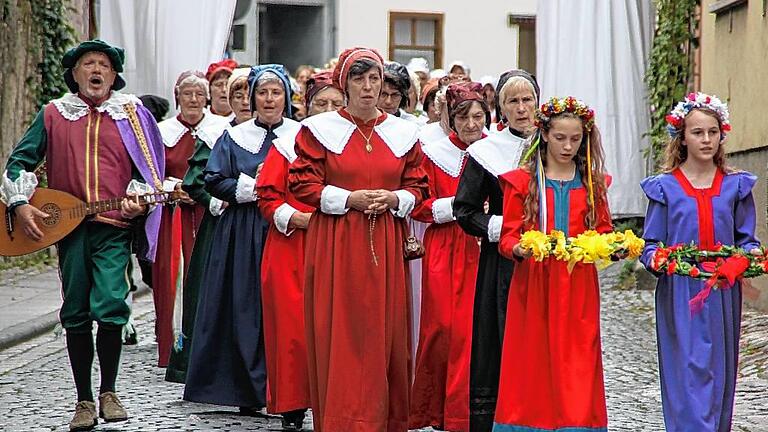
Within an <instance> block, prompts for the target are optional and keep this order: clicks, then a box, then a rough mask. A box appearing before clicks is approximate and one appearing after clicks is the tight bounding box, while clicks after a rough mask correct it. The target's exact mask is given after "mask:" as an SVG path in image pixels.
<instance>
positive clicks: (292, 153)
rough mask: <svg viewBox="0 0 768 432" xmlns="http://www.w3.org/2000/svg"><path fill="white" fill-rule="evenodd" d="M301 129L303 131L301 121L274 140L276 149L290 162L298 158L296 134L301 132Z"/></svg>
mask: <svg viewBox="0 0 768 432" xmlns="http://www.w3.org/2000/svg"><path fill="white" fill-rule="evenodd" d="M294 123H295V122H294ZM299 131H301V123H296V127H295V128H293V129H290V130H287V131H286V133H285V134H283V135H282V136H279V137H277V138H275V139H274V140H273V141H272V145H273V146H275V149H277V151H279V152H280V154H281V155H283V157H285V158H286V159H287V160H288V162H290V163H293V161H295V160H296V135H298V134H299Z"/></svg>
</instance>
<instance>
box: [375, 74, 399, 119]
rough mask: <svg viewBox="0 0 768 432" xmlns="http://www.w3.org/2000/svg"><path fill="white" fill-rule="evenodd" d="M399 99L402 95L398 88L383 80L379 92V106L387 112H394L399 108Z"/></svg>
mask: <svg viewBox="0 0 768 432" xmlns="http://www.w3.org/2000/svg"><path fill="white" fill-rule="evenodd" d="M401 100H403V95H402V94H401V93H400V90H398V88H397V87H395V86H393V85H392V84H390V83H388V82H386V81H384V85H383V86H382V87H381V93H380V94H379V108H380V109H381V110H382V111H386V112H387V113H389V114H395V113H397V110H399V109H400V101H401Z"/></svg>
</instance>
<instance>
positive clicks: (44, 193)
mask: <svg viewBox="0 0 768 432" xmlns="http://www.w3.org/2000/svg"><path fill="white" fill-rule="evenodd" d="M123 198H130V199H131V200H138V202H139V204H142V205H146V204H160V203H163V202H165V201H168V200H170V199H171V198H170V194H169V193H164V192H161V193H153V194H145V195H138V196H131V197H119V198H113V199H108V200H102V201H96V202H92V203H86V202H84V201H82V200H80V199H78V198H76V197H74V196H72V195H70V194H68V193H66V192H62V191H59V190H55V189H45V188H40V189H37V190H36V191H35V194H34V195H32V198H31V199H30V200H29V203H30V204H32V205H33V206H35V207H37V208H38V209H40V210H41V211H42V212H43V213H47V214H48V215H49V216H48V217H47V218H38V219H37V226H38V228H40V231H42V232H43V238H42V239H41V240H40V241H35V240H32V239H31V238H29V237H27V235H26V233H24V232H23V231H22V230H21V228H20V225H19V224H18V223H16V215H15V214H14V215H12V214H11V213H9V212H8V208H7V206H6V205H5V204H3V203H2V202H0V217H2V218H3V222H4V223H3V226H2V227H0V256H19V255H26V254H29V253H32V252H36V251H39V250H41V249H44V248H47V247H48V246H51V245H52V244H55V243H57V242H58V241H59V240H61V239H63V238H64V237H66V236H67V234H69V233H71V232H72V231H74V230H75V228H77V226H78V225H80V223H81V222H82V221H83V219H85V218H86V217H87V216H90V215H94V214H97V213H103V212H108V211H112V210H119V209H120V203H121V202H122V201H123Z"/></svg>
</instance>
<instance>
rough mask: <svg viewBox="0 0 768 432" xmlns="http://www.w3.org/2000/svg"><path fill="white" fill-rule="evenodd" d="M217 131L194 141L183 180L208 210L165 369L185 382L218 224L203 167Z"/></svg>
mask: <svg viewBox="0 0 768 432" xmlns="http://www.w3.org/2000/svg"><path fill="white" fill-rule="evenodd" d="M221 132H223V129H221ZM216 134H218V135H220V134H221V133H220V132H219V130H218V129H217V130H215V131H214V130H206V131H201V132H200V135H199V136H198V138H197V141H196V142H195V152H194V154H193V155H192V157H191V158H190V159H189V171H187V174H186V175H185V176H184V182H183V183H182V189H184V191H185V192H187V193H188V194H189V196H190V198H192V199H193V200H195V201H197V202H198V203H200V204H202V205H203V206H205V207H206V208H207V209H208V211H206V212H205V216H203V220H202V222H200V228H199V229H198V231H197V235H196V237H195V246H194V247H193V249H192V256H191V257H190V262H189V270H188V272H187V275H186V278H185V279H184V293H183V306H182V311H183V312H182V323H181V333H180V334H176V335H175V339H174V344H173V349H172V350H171V358H170V360H169V362H168V368H167V369H166V371H165V380H166V381H171V382H177V383H182V384H184V383H185V382H186V378H187V365H188V364H189V353H190V351H191V349H192V332H193V330H194V327H195V315H196V312H197V298H198V295H199V293H200V283H201V281H202V279H203V272H204V270H205V262H206V257H207V256H208V250H209V249H210V247H211V240H212V234H213V229H214V227H215V226H216V221H217V220H218V219H219V217H218V216H214V215H213V214H211V210H210V209H211V200H212V199H213V200H214V201H217V200H216V198H213V197H211V195H210V194H209V193H208V192H206V191H205V181H204V180H203V170H204V169H205V166H206V164H207V163H208V157H209V156H210V155H211V147H212V146H211V145H209V144H208V143H207V141H211V142H212V143H213V142H214V140H215V139H216V138H213V139H211V138H210V136H211V135H216ZM219 204H220V202H219Z"/></svg>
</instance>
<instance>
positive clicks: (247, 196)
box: [235, 173, 256, 203]
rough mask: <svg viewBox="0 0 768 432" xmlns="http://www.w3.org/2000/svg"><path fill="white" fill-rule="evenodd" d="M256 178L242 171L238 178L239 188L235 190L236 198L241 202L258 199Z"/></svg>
mask: <svg viewBox="0 0 768 432" xmlns="http://www.w3.org/2000/svg"><path fill="white" fill-rule="evenodd" d="M255 186H256V179H255V178H253V177H251V176H249V175H247V174H243V173H240V177H238V178H237V189H236V190H235V200H237V202H239V203H249V202H254V201H256V190H255V189H254V187H255Z"/></svg>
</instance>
